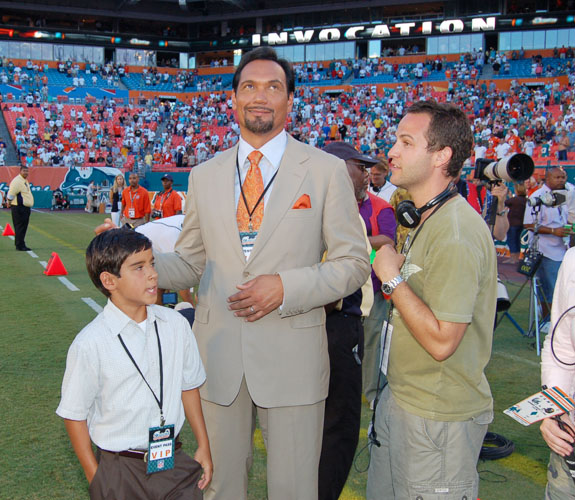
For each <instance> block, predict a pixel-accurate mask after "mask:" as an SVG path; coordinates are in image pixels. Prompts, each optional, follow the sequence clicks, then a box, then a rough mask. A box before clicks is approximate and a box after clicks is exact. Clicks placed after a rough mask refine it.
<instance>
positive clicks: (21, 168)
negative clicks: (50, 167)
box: [20, 165, 30, 172]
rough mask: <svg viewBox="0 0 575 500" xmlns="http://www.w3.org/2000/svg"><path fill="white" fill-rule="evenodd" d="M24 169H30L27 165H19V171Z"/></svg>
mask: <svg viewBox="0 0 575 500" xmlns="http://www.w3.org/2000/svg"><path fill="white" fill-rule="evenodd" d="M24 169H26V170H30V169H29V168H28V165H20V172H22V170H24Z"/></svg>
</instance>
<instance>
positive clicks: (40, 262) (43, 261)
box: [38, 260, 48, 269]
mask: <svg viewBox="0 0 575 500" xmlns="http://www.w3.org/2000/svg"><path fill="white" fill-rule="evenodd" d="M38 263H39V264H40V265H41V266H42V267H43V268H44V269H46V266H47V265H48V263H47V262H46V261H45V260H39V261H38Z"/></svg>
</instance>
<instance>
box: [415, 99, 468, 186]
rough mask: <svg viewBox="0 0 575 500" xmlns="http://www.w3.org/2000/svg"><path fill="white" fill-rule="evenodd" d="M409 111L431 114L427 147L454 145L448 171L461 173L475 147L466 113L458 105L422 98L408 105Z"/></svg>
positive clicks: (449, 172)
mask: <svg viewBox="0 0 575 500" xmlns="http://www.w3.org/2000/svg"><path fill="white" fill-rule="evenodd" d="M407 113H419V114H426V115H429V117H430V118H431V121H430V122H429V127H428V128H427V134H426V139H427V150H428V151H430V152H435V151H441V150H442V149H443V148H445V147H450V148H451V151H452V155H451V160H449V163H448V164H447V169H446V171H447V175H448V176H449V177H457V175H458V174H459V172H460V170H461V168H462V167H463V162H465V160H467V158H469V157H470V156H471V148H472V147H473V134H472V132H471V126H470V124H469V120H468V119H467V116H465V113H464V112H463V111H461V110H460V109H459V108H456V107H455V106H451V105H449V104H439V103H438V102H436V101H433V100H430V101H418V102H416V103H414V104H412V105H411V106H410V107H409V108H408V109H407Z"/></svg>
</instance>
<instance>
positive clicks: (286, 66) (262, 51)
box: [232, 47, 295, 96]
mask: <svg viewBox="0 0 575 500" xmlns="http://www.w3.org/2000/svg"><path fill="white" fill-rule="evenodd" d="M259 60H264V61H273V62H275V63H277V64H279V65H280V66H281V68H282V69H283V70H284V73H285V76H286V85H287V92H288V96H289V95H290V94H293V93H294V92H295V77H294V72H293V67H292V65H291V63H290V62H289V61H288V60H287V59H282V58H280V57H278V55H277V52H276V51H275V50H274V49H272V48H271V47H258V48H257V49H254V50H250V51H249V52H246V53H245V54H244V55H243V56H242V58H241V59H240V64H238V67H237V68H236V72H235V73H234V79H233V80H232V88H233V90H234V92H237V91H238V86H239V84H240V77H241V74H242V70H243V69H244V68H245V67H246V65H248V64H249V63H251V62H253V61H259Z"/></svg>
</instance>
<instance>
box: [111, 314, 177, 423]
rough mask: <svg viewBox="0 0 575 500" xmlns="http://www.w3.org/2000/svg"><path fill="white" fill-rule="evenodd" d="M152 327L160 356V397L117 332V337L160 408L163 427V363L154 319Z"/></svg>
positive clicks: (164, 420)
mask: <svg viewBox="0 0 575 500" xmlns="http://www.w3.org/2000/svg"><path fill="white" fill-rule="evenodd" d="M154 328H155V329H156V338H157V339H158V356H159V358H160V399H158V397H157V396H156V393H155V392H154V390H153V389H152V387H151V386H150V384H148V381H147V380H146V377H144V374H143V373H142V370H140V367H139V366H138V364H137V363H136V360H135V359H134V357H133V356H132V354H131V353H130V351H129V350H128V348H127V347H126V344H124V341H123V340H122V336H121V335H120V334H119V333H118V338H119V339H120V342H121V344H122V347H123V348H124V350H125V351H126V354H127V355H128V357H129V358H130V360H131V361H132V363H134V366H135V367H136V370H138V373H139V374H140V375H141V376H142V379H144V382H146V385H147V386H148V389H150V391H151V392H152V395H153V396H154V399H155V400H156V403H158V407H159V408H160V426H162V427H163V425H164V424H165V423H166V419H165V418H164V408H163V406H164V369H163V365H162V344H160V334H159V333H158V324H157V323H156V321H154Z"/></svg>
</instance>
